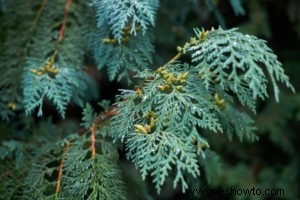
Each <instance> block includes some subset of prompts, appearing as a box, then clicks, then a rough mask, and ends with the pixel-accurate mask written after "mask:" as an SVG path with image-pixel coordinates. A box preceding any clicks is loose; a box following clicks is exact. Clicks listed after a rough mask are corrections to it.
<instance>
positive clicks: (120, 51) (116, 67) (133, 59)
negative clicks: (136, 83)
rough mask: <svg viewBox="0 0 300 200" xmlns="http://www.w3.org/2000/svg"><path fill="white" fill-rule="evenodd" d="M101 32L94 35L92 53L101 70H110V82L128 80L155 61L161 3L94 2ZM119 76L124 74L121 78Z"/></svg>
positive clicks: (147, 0)
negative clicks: (154, 42) (155, 31)
mask: <svg viewBox="0 0 300 200" xmlns="http://www.w3.org/2000/svg"><path fill="white" fill-rule="evenodd" d="M92 5H93V6H94V7H95V11H96V15H97V19H96V24H97V27H98V30H97V31H95V33H94V34H93V35H92V39H91V50H92V52H93V56H94V59H95V61H96V64H97V67H98V68H99V69H100V68H103V67H106V68H107V72H108V76H109V79H110V80H113V79H115V78H116V77H118V80H120V79H122V78H126V79H127V80H128V82H130V80H131V78H130V76H129V75H130V74H129V73H130V72H134V73H137V72H138V71H141V70H143V69H145V68H147V67H149V64H150V63H151V62H152V53H153V49H154V48H153V45H152V40H153V36H152V34H151V33H150V32H149V29H150V28H151V27H153V26H154V23H155V15H156V10H157V7H158V1H157V0H154V1H152V0H143V1H135V0H134V1H132V0H130V1H129V0H126V1H106V0H93V1H92ZM118 73H120V74H119V75H118ZM117 75H118V76H117Z"/></svg>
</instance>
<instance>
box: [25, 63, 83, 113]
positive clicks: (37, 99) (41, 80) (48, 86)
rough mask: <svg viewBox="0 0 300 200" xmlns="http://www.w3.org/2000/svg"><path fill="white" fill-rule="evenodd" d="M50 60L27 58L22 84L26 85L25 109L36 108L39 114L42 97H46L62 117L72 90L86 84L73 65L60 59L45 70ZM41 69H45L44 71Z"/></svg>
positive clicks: (80, 88) (81, 87)
mask: <svg viewBox="0 0 300 200" xmlns="http://www.w3.org/2000/svg"><path fill="white" fill-rule="evenodd" d="M50 62H51V61H48V60H47V61H46V62H45V61H44V60H36V59H30V60H29V59H28V60H27V66H26V67H25V72H24V79H23V85H25V86H26V87H25V88H24V104H25V109H26V112H27V113H30V112H32V111H33V110H34V109H35V108H38V116H41V115H42V114H43V112H42V105H43V102H44V99H45V98H48V99H49V100H50V101H52V102H53V104H54V105H55V106H56V107H57V109H58V111H59V113H60V114H61V116H62V117H64V114H65V109H66V107H67V105H68V103H69V102H70V100H71V97H72V95H73V91H77V90H82V89H84V88H86V85H85V83H84V82H83V80H82V76H81V75H80V74H79V73H78V72H77V71H76V70H75V69H74V68H73V66H70V65H67V64H66V63H64V62H63V61H62V60H60V61H59V62H57V63H56V64H53V65H52V67H51V68H50V67H49V69H48V71H47V69H46V67H47V65H49V63H50ZM56 66H57V67H56ZM41 69H42V70H43V69H45V73H43V72H42V71H41ZM50 70H53V71H50ZM35 72H36V73H35ZM37 73H41V74H37Z"/></svg>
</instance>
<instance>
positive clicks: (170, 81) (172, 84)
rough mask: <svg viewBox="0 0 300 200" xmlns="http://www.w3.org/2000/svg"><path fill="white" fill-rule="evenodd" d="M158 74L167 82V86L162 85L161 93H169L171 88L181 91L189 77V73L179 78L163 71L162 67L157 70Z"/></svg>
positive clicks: (180, 75) (182, 74) (160, 87)
mask: <svg viewBox="0 0 300 200" xmlns="http://www.w3.org/2000/svg"><path fill="white" fill-rule="evenodd" d="M157 72H158V73H159V74H160V75H161V76H162V78H163V79H164V80H165V81H166V84H164V85H160V86H159V89H160V90H161V91H168V90H169V89H171V88H174V89H175V90H178V91H181V90H182V88H183V86H184V85H185V83H186V79H187V77H188V74H189V73H188V72H186V73H181V74H179V75H178V76H177V77H175V76H174V74H172V73H169V72H168V71H167V70H165V69H163V68H162V67H160V68H158V69H157Z"/></svg>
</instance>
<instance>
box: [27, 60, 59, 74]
mask: <svg viewBox="0 0 300 200" xmlns="http://www.w3.org/2000/svg"><path fill="white" fill-rule="evenodd" d="M54 62H55V61H54V58H50V59H49V60H47V61H46V63H45V65H44V66H43V67H42V68H41V69H39V70H36V69H30V71H31V73H33V74H36V75H38V76H42V75H43V74H45V73H47V74H49V75H56V74H57V73H58V69H57V67H55V64H54Z"/></svg>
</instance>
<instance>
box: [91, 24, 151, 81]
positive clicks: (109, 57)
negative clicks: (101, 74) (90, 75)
mask: <svg viewBox="0 0 300 200" xmlns="http://www.w3.org/2000/svg"><path fill="white" fill-rule="evenodd" d="M108 37H109V31H108V29H107V28H101V29H99V30H98V31H97V33H95V34H93V36H92V40H91V49H92V51H93V56H94V59H95V61H96V64H97V68H98V69H101V68H106V69H107V73H108V77H109V79H110V80H114V79H115V78H116V77H117V78H118V80H120V79H122V78H125V80H128V81H129V82H130V80H131V79H132V78H131V76H130V72H131V73H133V72H134V73H137V72H139V71H141V70H143V69H146V68H148V67H149V64H150V63H151V62H152V53H153V50H154V48H153V45H152V41H153V36H152V34H151V33H149V32H147V33H145V34H144V35H142V34H141V33H139V34H138V35H136V36H130V38H129V40H128V41H127V42H125V43H121V44H118V43H116V44H109V43H105V42H103V39H104V38H108Z"/></svg>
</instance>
